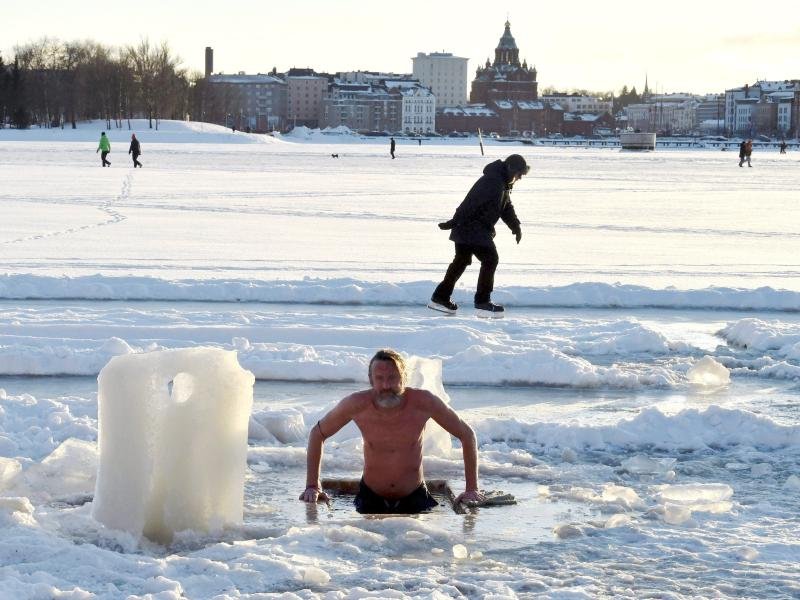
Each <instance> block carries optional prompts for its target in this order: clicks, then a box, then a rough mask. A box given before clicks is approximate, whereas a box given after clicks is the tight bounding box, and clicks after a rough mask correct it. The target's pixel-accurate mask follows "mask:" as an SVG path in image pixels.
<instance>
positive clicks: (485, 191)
mask: <svg viewBox="0 0 800 600" xmlns="http://www.w3.org/2000/svg"><path fill="white" fill-rule="evenodd" d="M529 170H530V167H529V166H528V165H527V163H526V162H525V159H524V158H523V157H522V156H520V155H519V154H512V155H511V156H509V157H508V158H506V159H505V160H496V161H494V162H492V163H489V164H488V165H486V167H485V168H484V169H483V176H482V177H481V178H480V179H478V181H476V182H475V184H474V185H473V186H472V188H471V189H470V190H469V192H468V193H467V195H466V197H465V198H464V200H463V201H462V202H461V204H460V205H459V207H458V208H457V209H456V212H455V214H454V215H453V218H452V219H450V220H449V221H446V222H444V223H439V228H440V229H444V230H450V240H452V241H453V242H454V243H455V258H453V262H452V263H450V266H449V267H448V268H447V272H446V273H445V276H444V279H443V280H442V282H441V283H440V284H439V285H438V286H437V287H436V289H435V290H434V292H433V295H432V296H431V302H430V304H428V306H429V307H430V308H433V309H435V310H441V311H443V312H448V313H455V312H456V310H457V309H458V305H457V304H455V303H454V302H453V301H452V300H451V299H450V296H451V295H452V293H453V289H454V288H455V286H456V283H457V282H458V279H459V278H460V277H461V275H463V274H464V271H465V270H466V268H467V266H469V265H470V264H471V263H472V257H473V256H475V257H476V258H477V259H478V260H479V261H480V263H481V269H480V273H479V274H478V287H477V290H476V291H475V308H476V309H478V310H479V311H483V312H485V313H488V314H489V315H490V316H502V314H503V310H504V309H503V307H502V306H500V305H499V304H494V303H493V302H492V301H491V295H492V290H493V289H494V273H495V270H496V269H497V263H498V260H499V259H498V256H497V247H496V246H495V243H494V236H495V229H494V226H495V224H496V223H497V221H498V220H499V219H502V220H503V222H504V223H505V224H506V225H507V226H508V228H509V229H510V230H511V232H512V233H513V234H514V236H515V237H516V239H517V243H518V244H519V242H520V240H521V239H522V229H521V228H520V222H519V219H518V218H517V213H516V212H515V211H514V205H513V204H512V203H511V196H510V192H511V188H512V187H513V185H514V183H515V182H517V181H518V180H519V179H520V178H521V177H522V176H523V175H526V174H527V173H528V171H529Z"/></svg>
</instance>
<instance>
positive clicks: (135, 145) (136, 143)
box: [128, 133, 142, 169]
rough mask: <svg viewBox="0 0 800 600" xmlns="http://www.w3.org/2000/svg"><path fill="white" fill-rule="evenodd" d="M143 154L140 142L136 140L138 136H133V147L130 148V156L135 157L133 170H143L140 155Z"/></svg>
mask: <svg viewBox="0 0 800 600" xmlns="http://www.w3.org/2000/svg"><path fill="white" fill-rule="evenodd" d="M141 153H142V147H141V146H140V145H139V140H137V139H136V134H135V133H132V134H131V147H130V148H128V154H130V155H132V156H133V168H134V169H135V168H136V167H139V168H141V167H142V163H140V162H139V155H140V154H141Z"/></svg>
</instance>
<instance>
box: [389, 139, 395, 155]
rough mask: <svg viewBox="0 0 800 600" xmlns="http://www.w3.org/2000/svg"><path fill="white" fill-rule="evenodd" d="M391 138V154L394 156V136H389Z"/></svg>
mask: <svg viewBox="0 0 800 600" xmlns="http://www.w3.org/2000/svg"><path fill="white" fill-rule="evenodd" d="M389 140H390V141H389V154H391V155H392V158H394V146H395V144H394V138H389Z"/></svg>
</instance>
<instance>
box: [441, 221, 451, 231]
mask: <svg viewBox="0 0 800 600" xmlns="http://www.w3.org/2000/svg"><path fill="white" fill-rule="evenodd" d="M452 228H453V220H452V219H451V220H449V221H445V222H444V223H439V229H443V230H445V231H446V230H448V229H452Z"/></svg>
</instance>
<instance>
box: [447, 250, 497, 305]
mask: <svg viewBox="0 0 800 600" xmlns="http://www.w3.org/2000/svg"><path fill="white" fill-rule="evenodd" d="M473 255H474V256H475V258H477V259H478V260H479V261H480V262H481V270H480V273H478V289H477V290H476V291H475V303H476V304H478V303H482V302H489V300H490V299H491V297H492V290H493V289H494V272H495V271H496V270H497V263H498V261H499V260H500V259H499V257H498V256H497V248H496V247H495V246H494V244H492V245H491V246H473V245H471V244H456V256H455V258H453V262H451V263H450V266H449V267H447V273H445V275H444V280H443V281H442V283H440V284H439V285H438V286H437V287H436V290H435V291H434V292H433V297H434V298H442V299H449V298H450V296H451V295H452V294H453V290H454V289H455V287H456V283H458V280H459V278H460V277H461V276H462V275H463V274H464V271H466V270H467V267H468V266H469V265H471V264H472V257H473Z"/></svg>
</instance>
